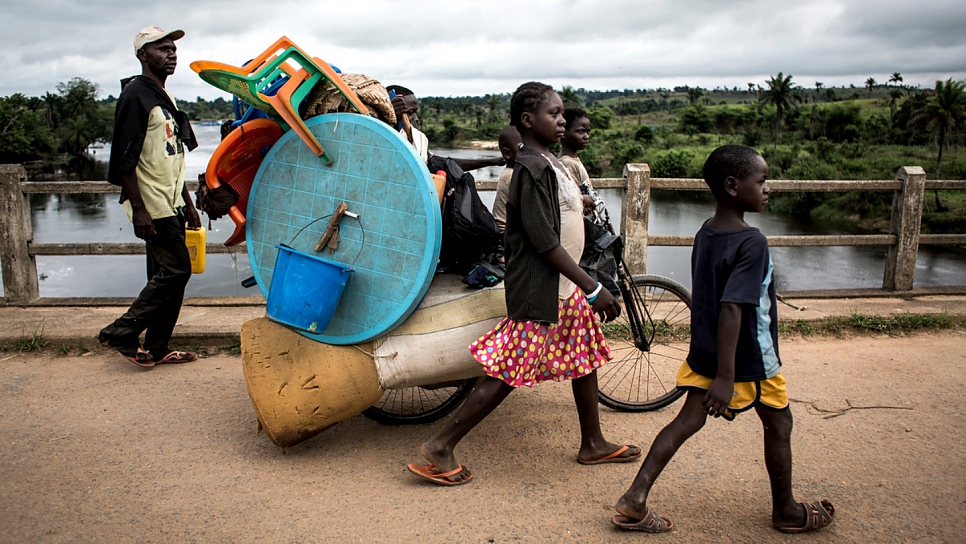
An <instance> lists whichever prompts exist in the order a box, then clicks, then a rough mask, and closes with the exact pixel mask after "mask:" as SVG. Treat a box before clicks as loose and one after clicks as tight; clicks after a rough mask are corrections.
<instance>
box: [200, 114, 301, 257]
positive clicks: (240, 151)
mask: <svg viewBox="0 0 966 544" xmlns="http://www.w3.org/2000/svg"><path fill="white" fill-rule="evenodd" d="M281 137H282V128H281V127H280V126H278V123H276V122H275V121H273V120H271V119H254V120H252V121H248V122H246V123H243V124H241V125H240V126H239V127H238V128H236V129H235V130H232V131H231V132H229V133H228V136H226V137H225V139H224V140H222V141H221V143H219V144H218V147H217V148H215V152H214V153H212V155H211V159H210V160H209V161H208V167H207V169H206V170H205V183H207V184H208V187H209V188H211V189H216V188H218V187H220V186H221V184H222V183H227V184H228V185H230V186H231V188H232V189H234V190H235V192H237V193H238V200H237V201H236V202H235V205H234V206H232V207H231V209H230V210H229V211H228V217H230V218H231V220H232V221H233V222H234V223H235V231H234V232H233V233H232V234H231V236H229V237H228V239H227V240H225V245H226V246H234V245H238V244H240V243H242V242H244V241H245V223H246V222H247V219H246V218H245V211H246V210H247V208H248V194H249V193H250V192H251V188H252V182H253V181H254V180H255V174H257V173H258V167H259V166H261V164H262V159H264V157H265V156H264V154H263V153H262V149H264V148H265V147H266V146H269V147H270V146H272V145H274V144H275V142H277V141H278V139H279V138H281Z"/></svg>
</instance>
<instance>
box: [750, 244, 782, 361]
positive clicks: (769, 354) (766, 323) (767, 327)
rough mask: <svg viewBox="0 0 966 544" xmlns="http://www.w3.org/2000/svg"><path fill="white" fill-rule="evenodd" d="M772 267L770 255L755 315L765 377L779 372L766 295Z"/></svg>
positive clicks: (768, 302) (769, 308) (768, 300)
mask: <svg viewBox="0 0 966 544" xmlns="http://www.w3.org/2000/svg"><path fill="white" fill-rule="evenodd" d="M773 270H774V266H772V262H771V255H769V256H768V270H767V272H766V273H765V279H764V280H763V281H762V282H761V296H760V298H759V301H758V308H756V309H755V312H756V313H757V320H756V321H757V322H758V330H757V331H755V332H756V333H757V336H758V345H759V346H760V348H761V362H762V364H763V365H764V367H765V376H766V377H768V378H773V377H775V376H776V375H777V374H778V372H779V371H780V370H781V365H779V364H778V353H777V352H776V351H775V344H774V342H772V337H771V297H770V296H769V294H768V287H769V286H770V285H771V276H772V271H773Z"/></svg>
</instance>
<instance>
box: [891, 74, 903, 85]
mask: <svg viewBox="0 0 966 544" xmlns="http://www.w3.org/2000/svg"><path fill="white" fill-rule="evenodd" d="M889 83H895V84H896V85H898V84H899V83H902V74H900V73H899V72H892V75H891V76H889Z"/></svg>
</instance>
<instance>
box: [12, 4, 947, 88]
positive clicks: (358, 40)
mask: <svg viewBox="0 0 966 544" xmlns="http://www.w3.org/2000/svg"><path fill="white" fill-rule="evenodd" d="M779 6H787V7H779ZM3 11H4V20H3V31H2V33H0V66H3V68H4V72H5V74H4V77H3V78H0V96H7V95H10V94H13V93H17V92H20V93H24V94H26V95H28V96H40V95H43V94H44V93H45V92H47V91H51V92H53V91H55V89H56V86H57V83H59V82H65V81H68V80H70V79H71V78H73V77H83V78H86V79H89V80H91V81H94V82H95V83H97V84H98V85H99V86H100V88H101V91H102V96H107V95H108V94H114V95H115V96H116V95H117V93H118V92H119V88H120V86H119V83H118V80H119V79H120V78H122V77H126V76H128V75H132V74H134V73H137V72H139V71H140V66H139V64H138V63H137V60H136V59H135V58H134V51H133V45H132V41H133V39H134V35H135V34H136V33H137V31H138V30H139V29H140V28H141V27H144V26H148V25H158V26H161V27H162V28H165V29H168V30H173V29H176V28H180V29H183V30H184V31H185V32H186V33H187V35H186V36H185V38H184V39H182V40H181V41H179V42H178V47H179V51H178V53H179V63H180V64H179V68H178V71H177V72H176V73H175V74H174V76H172V77H171V78H170V79H169V80H168V88H169V89H170V90H171V91H172V92H173V93H174V94H175V95H176V96H178V97H179V98H183V99H189V100H190V99H193V98H194V97H196V96H202V97H205V98H207V99H212V98H215V97H218V96H227V95H225V94H223V93H222V92H221V91H219V90H217V89H215V88H213V87H210V86H208V85H207V84H205V83H204V82H203V81H201V80H200V79H199V78H198V76H197V75H195V74H194V72H192V71H191V69H190V68H189V67H188V64H189V63H190V62H191V61H193V60H199V59H204V60H216V61H221V62H228V63H232V64H241V63H242V62H244V61H245V60H247V59H249V58H251V57H253V56H255V55H256V54H258V53H259V52H261V51H262V50H263V49H265V48H266V47H267V46H268V45H270V44H271V43H272V42H273V41H274V40H275V39H277V38H278V37H279V36H281V35H287V36H288V37H289V38H291V39H292V40H294V41H295V43H297V44H298V45H300V46H301V47H302V48H303V49H305V50H307V51H308V52H309V53H311V54H312V55H314V56H317V57H320V58H322V59H325V60H326V61H328V62H330V63H332V64H336V65H337V66H339V67H340V68H341V69H342V70H343V71H345V72H361V73H365V74H368V75H369V76H371V77H374V78H376V79H378V80H380V81H382V82H383V83H385V84H390V83H398V84H402V85H405V86H408V87H410V88H412V89H413V90H414V91H415V92H416V93H417V94H419V95H421V96H431V95H443V96H463V95H483V94H487V93H506V92H512V91H513V89H514V88H516V86H517V85H519V84H520V83H522V82H524V81H528V80H539V81H544V82H547V83H550V84H552V85H554V86H555V87H558V88H559V87H561V86H563V85H571V86H573V87H575V88H580V87H584V88H587V89H626V88H635V89H636V88H656V87H672V86H675V85H692V86H693V85H698V86H702V87H707V88H713V87H715V86H718V85H722V86H728V87H732V86H738V87H740V88H747V84H748V83H749V82H753V83H758V84H764V81H765V79H766V78H767V77H768V75H771V74H776V73H778V72H779V71H782V72H784V73H785V74H786V75H787V74H792V75H793V76H794V81H795V82H796V83H798V84H800V85H802V86H804V87H813V86H814V84H815V82H816V81H821V82H823V83H824V84H825V85H826V86H829V85H847V84H850V83H853V84H855V85H856V86H862V85H863V82H864V81H865V80H866V79H867V78H869V77H874V78H875V79H876V80H877V81H879V82H883V83H884V82H885V81H886V80H887V79H888V77H889V74H891V73H892V72H900V73H901V74H902V77H903V79H904V80H905V81H904V82H905V83H906V84H911V85H921V86H923V87H932V86H934V84H935V81H936V79H945V78H947V77H954V78H957V79H963V78H964V77H966V31H964V30H966V5H964V3H963V1H962V0H918V1H914V2H909V1H907V0H800V1H798V2H785V1H782V0H777V1H776V0H514V1H502V0H501V1H485V0H473V1H466V0H413V1H412V2H409V3H405V2H399V1H394V2H390V1H385V0H362V1H352V0H314V1H311V0H310V1H304V0H303V1H299V2H294V1H290V0H268V1H264V0H263V1H259V2H254V1H251V0H231V1H229V0H193V1H184V0H168V1H166V2H138V1H132V0H87V1H80V0H31V1H29V2H28V1H18V2H8V3H6V5H5V7H4V10H3Z"/></svg>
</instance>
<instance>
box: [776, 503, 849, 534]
mask: <svg viewBox="0 0 966 544" xmlns="http://www.w3.org/2000/svg"><path fill="white" fill-rule="evenodd" d="M802 508H804V509H805V525H803V526H801V527H779V526H778V525H776V526H775V529H778V530H779V531H781V532H783V533H789V534H798V533H807V532H810V531H817V530H819V529H821V528H822V527H828V526H829V525H831V524H832V520H833V519H834V518H835V507H834V506H832V503H830V502H829V501H827V500H821V501H816V502H803V503H802Z"/></svg>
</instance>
